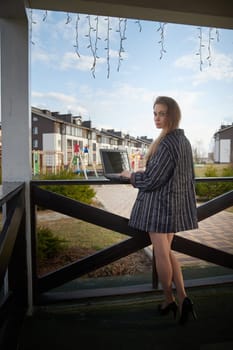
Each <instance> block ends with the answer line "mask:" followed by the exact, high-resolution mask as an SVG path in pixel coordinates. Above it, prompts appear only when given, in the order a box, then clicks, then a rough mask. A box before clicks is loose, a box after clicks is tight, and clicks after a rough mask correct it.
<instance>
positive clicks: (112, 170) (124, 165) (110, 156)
mask: <svg viewBox="0 0 233 350" xmlns="http://www.w3.org/2000/svg"><path fill="white" fill-rule="evenodd" d="M100 156H101V161H102V166H103V171H104V173H105V174H119V173H121V172H122V171H123V170H130V164H129V157H128V153H127V151H126V150H112V149H100Z"/></svg>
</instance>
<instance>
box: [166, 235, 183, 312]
mask: <svg viewBox="0 0 233 350" xmlns="http://www.w3.org/2000/svg"><path fill="white" fill-rule="evenodd" d="M173 237H174V235H173V234H171V235H170V234H168V241H169V244H170V247H171V244H172V240H173ZM170 261H171V264H172V271H173V278H172V279H173V282H174V284H175V286H176V292H177V298H178V301H179V305H180V306H181V305H182V303H183V300H184V298H185V297H186V296H187V295H186V292H185V288H184V280H183V275H182V271H181V267H180V264H179V262H178V260H177V258H176V257H175V255H174V253H173V252H172V250H171V249H170Z"/></svg>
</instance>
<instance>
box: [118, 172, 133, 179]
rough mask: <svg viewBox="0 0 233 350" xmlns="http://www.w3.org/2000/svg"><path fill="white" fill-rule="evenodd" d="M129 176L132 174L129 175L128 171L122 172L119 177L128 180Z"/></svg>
mask: <svg viewBox="0 0 233 350" xmlns="http://www.w3.org/2000/svg"><path fill="white" fill-rule="evenodd" d="M131 174H132V173H131V172H130V171H128V170H123V171H122V173H121V174H120V176H122V177H126V178H127V179H130V177H131Z"/></svg>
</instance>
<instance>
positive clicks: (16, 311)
mask: <svg viewBox="0 0 233 350" xmlns="http://www.w3.org/2000/svg"><path fill="white" fill-rule="evenodd" d="M24 200H25V193H24V184H23V183H9V184H4V185H3V186H1V196H0V205H1V208H2V211H1V212H2V216H3V220H2V221H3V225H2V230H1V234H0V349H15V348H16V345H17V335H18V330H19V328H20V325H21V324H22V321H23V319H24V316H25V313H26V310H27V307H28V305H27V293H28V292H27V289H28V284H27V267H26V237H25V235H26V231H25V201H24Z"/></svg>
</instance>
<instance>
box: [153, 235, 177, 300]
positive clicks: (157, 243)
mask: <svg viewBox="0 0 233 350" xmlns="http://www.w3.org/2000/svg"><path fill="white" fill-rule="evenodd" d="M149 235H150V239H151V243H152V245H153V249H154V253H155V261H156V269H157V273H158V277H159V280H160V282H161V284H162V288H163V291H164V296H165V306H166V305H167V304H169V303H171V302H172V301H174V296H173V293H172V279H173V266H172V260H171V257H170V247H171V242H170V240H169V239H168V234H166V233H157V232H150V233H149Z"/></svg>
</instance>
